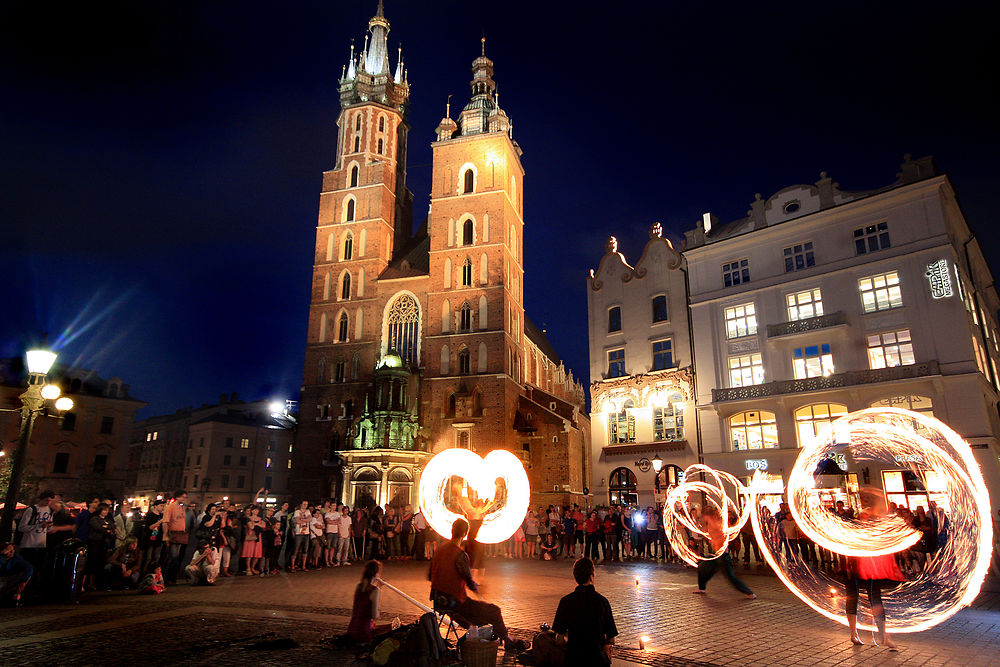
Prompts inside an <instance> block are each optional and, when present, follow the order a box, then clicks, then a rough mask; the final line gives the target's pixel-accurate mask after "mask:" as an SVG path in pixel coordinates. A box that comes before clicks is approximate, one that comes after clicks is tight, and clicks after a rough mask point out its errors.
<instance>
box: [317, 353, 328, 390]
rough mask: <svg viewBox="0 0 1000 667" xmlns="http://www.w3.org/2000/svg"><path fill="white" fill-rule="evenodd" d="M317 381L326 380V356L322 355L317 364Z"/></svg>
mask: <svg viewBox="0 0 1000 667" xmlns="http://www.w3.org/2000/svg"><path fill="white" fill-rule="evenodd" d="M316 382H317V383H320V384H322V383H323V382H326V357H320V358H319V362H317V364H316Z"/></svg>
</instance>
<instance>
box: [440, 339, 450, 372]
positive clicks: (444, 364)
mask: <svg viewBox="0 0 1000 667" xmlns="http://www.w3.org/2000/svg"><path fill="white" fill-rule="evenodd" d="M450 372H451V350H449V349H448V346H447V345H442V346H441V375H448V373H450Z"/></svg>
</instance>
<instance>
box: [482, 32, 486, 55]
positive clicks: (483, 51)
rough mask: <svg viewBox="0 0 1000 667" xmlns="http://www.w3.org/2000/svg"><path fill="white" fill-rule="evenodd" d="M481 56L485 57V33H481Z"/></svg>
mask: <svg viewBox="0 0 1000 667" xmlns="http://www.w3.org/2000/svg"><path fill="white" fill-rule="evenodd" d="M482 55H484V56H485V55H486V33H485V32H484V33H483V38H482Z"/></svg>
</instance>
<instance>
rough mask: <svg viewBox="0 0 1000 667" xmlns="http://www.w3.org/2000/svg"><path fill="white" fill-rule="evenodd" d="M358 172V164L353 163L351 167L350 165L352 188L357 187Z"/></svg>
mask: <svg viewBox="0 0 1000 667" xmlns="http://www.w3.org/2000/svg"><path fill="white" fill-rule="evenodd" d="M359 174H360V169H358V165H354V166H353V167H351V187H352V188H356V187H358V175H359Z"/></svg>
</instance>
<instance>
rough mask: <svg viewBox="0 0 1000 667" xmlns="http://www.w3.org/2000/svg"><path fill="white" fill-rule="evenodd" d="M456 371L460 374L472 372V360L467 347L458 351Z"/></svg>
mask: <svg viewBox="0 0 1000 667" xmlns="http://www.w3.org/2000/svg"><path fill="white" fill-rule="evenodd" d="M458 372H459V373H461V374H462V375H468V374H469V373H471V372H472V361H471V359H470V355H469V350H468V348H466V349H464V350H462V351H461V352H459V353H458Z"/></svg>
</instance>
